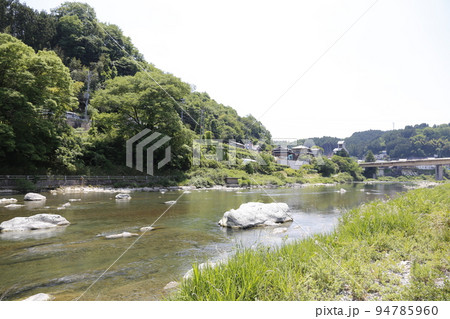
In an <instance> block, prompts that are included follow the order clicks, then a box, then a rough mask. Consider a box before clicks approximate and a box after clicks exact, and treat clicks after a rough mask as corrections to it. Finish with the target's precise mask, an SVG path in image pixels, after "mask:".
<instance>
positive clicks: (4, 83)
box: [0, 34, 76, 170]
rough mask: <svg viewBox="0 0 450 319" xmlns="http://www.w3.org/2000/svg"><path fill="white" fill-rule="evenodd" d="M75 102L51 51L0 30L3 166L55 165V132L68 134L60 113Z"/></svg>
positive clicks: (65, 73)
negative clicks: (37, 49)
mask: <svg viewBox="0 0 450 319" xmlns="http://www.w3.org/2000/svg"><path fill="white" fill-rule="evenodd" d="M75 105H76V99H75V98H74V88H73V81H72V79H71V78H70V74H69V70H68V69H67V68H66V67H65V66H64V65H63V63H62V61H61V59H60V58H59V57H58V56H57V55H56V54H55V53H54V52H50V51H39V52H38V53H35V52H34V50H33V49H32V48H30V47H29V46H27V45H25V44H24V43H23V42H21V41H19V40H18V39H16V38H14V37H12V36H10V35H7V34H0V135H1V136H2V137H4V138H5V140H4V141H2V143H0V146H1V147H2V149H1V150H0V156H1V157H0V162H1V163H3V165H13V166H14V167H16V166H18V167H20V166H22V167H23V168H24V169H25V168H29V170H33V169H36V168H38V167H39V166H55V165H57V164H58V156H57V150H58V148H59V147H60V146H61V140H60V138H59V136H61V135H62V134H63V133H64V132H65V133H67V134H70V129H69V128H68V126H67V124H66V123H65V112H66V111H68V110H70V109H71V108H72V107H73V106H75ZM2 155H3V156H2ZM66 163H67V159H66ZM62 166H64V164H63V165H62Z"/></svg>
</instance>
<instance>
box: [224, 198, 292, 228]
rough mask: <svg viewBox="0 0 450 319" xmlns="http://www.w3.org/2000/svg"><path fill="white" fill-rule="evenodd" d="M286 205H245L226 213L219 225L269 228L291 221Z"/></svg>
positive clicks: (251, 203)
mask: <svg viewBox="0 0 450 319" xmlns="http://www.w3.org/2000/svg"><path fill="white" fill-rule="evenodd" d="M288 210H289V206H288V205H287V204H286V203H270V204H264V203H254V202H250V203H245V204H242V205H241V206H240V207H239V208H238V209H232V210H229V211H227V212H226V213H225V214H224V215H223V217H222V219H221V220H220V221H219V225H220V226H223V227H230V228H250V227H256V226H271V225H276V224H279V223H285V222H289V221H292V217H291V216H289V214H288V213H287V211H288Z"/></svg>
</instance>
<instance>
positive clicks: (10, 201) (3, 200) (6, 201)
mask: <svg viewBox="0 0 450 319" xmlns="http://www.w3.org/2000/svg"><path fill="white" fill-rule="evenodd" d="M15 203H17V199H15V198H0V204H15Z"/></svg>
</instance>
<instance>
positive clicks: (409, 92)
mask: <svg viewBox="0 0 450 319" xmlns="http://www.w3.org/2000/svg"><path fill="white" fill-rule="evenodd" d="M25 2H26V3H27V4H28V5H29V6H31V7H33V8H35V9H45V10H49V9H51V8H55V7H57V6H58V5H59V4H60V3H62V2H64V1H59V0H27V1H25ZM82 2H86V3H88V4H89V5H91V6H92V7H93V8H94V9H95V10H96V12H97V17H98V18H99V20H100V21H103V22H109V23H113V24H117V25H118V26H119V27H120V28H121V29H122V30H123V31H124V33H125V35H127V36H129V37H131V39H132V41H133V43H134V44H135V45H136V47H137V48H138V49H139V50H140V51H141V52H142V53H143V54H144V56H145V59H146V60H147V61H149V62H151V63H153V64H155V65H156V66H157V67H158V68H161V69H162V70H164V71H166V72H170V73H173V74H174V75H176V76H178V77H180V78H181V79H182V80H183V81H185V82H188V83H191V84H194V85H195V86H196V87H197V90H198V91H206V92H208V93H209V95H210V96H211V97H212V98H214V99H215V100H216V101H218V102H220V103H223V104H225V105H229V106H232V107H233V108H235V109H236V110H237V111H238V113H239V114H240V115H246V114H249V113H251V114H253V115H254V116H255V117H256V118H258V119H260V120H261V121H262V122H263V124H264V125H265V126H266V127H267V128H268V129H269V130H270V131H271V132H272V135H273V136H274V137H275V138H294V137H295V138H297V137H298V138H304V137H314V136H324V135H331V136H338V137H347V136H349V135H350V134H351V133H353V132H355V131H362V130H367V129H382V130H389V129H392V127H393V123H395V128H401V127H404V126H405V125H408V124H420V123H423V122H426V123H429V124H441V123H448V122H450V116H449V115H450V111H449V110H450V2H449V1H445V0H441V1H438V0H422V1H417V0H416V1H415V0H378V1H375V0H348V1H347V0H342V1H336V0H330V1H326V0H320V1H313V0H310V1H298V0H297V1H284V0H277V1H262V0H259V1H243V0H239V1H235V0H226V1H211V0H190V1H186V0H184V1H182V0H173V1H170V0H150V1H137V0H128V1H117V0H84V1H82ZM374 2H376V4H375V5H374V6H373V7H372V8H371V9H370V10H369V11H368V12H367V13H366V14H365V15H364V16H363V17H362V18H361V19H360V20H359V21H358V22H357V23H356V24H355V25H354V26H353V27H352V28H351V29H350V30H349V31H348V32H347V33H345V35H344V36H343V37H342V38H340V39H339V37H340V36H341V35H342V34H343V33H344V32H345V31H346V30H347V29H348V28H349V27H350V26H351V25H352V24H353V23H354V22H355V21H356V20H357V19H358V18H360V17H361V15H362V14H363V13H364V12H365V11H366V10H367V9H368V8H369V7H370V6H371V5H372V4H373V3H374ZM338 39H339V40H338ZM336 40H338V41H337V42H336ZM335 42H336V44H335V45H334V46H332V45H333V43H335ZM330 46H332V47H331V49H329V48H330ZM328 49H329V50H328ZM326 50H328V51H327V52H326V54H325V55H324V56H323V57H322V58H321V59H320V60H319V61H318V62H317V63H315V64H314V65H313V63H314V62H315V61H316V60H317V59H318V58H319V57H320V56H321V55H322V54H323V53H324V52H325V51H326ZM311 65H313V67H312V68H310V67H311ZM309 68H310V69H309ZM308 69H309V71H308V72H307V73H306V75H305V76H303V77H302V78H301V79H300V80H299V81H298V82H297V83H296V85H295V86H293V87H292V89H291V90H290V91H289V92H288V93H287V94H285V95H284V96H283V97H282V98H281V99H280V100H279V101H278V102H277V103H276V104H275V105H273V103H274V102H275V101H277V99H279V97H280V96H281V95H282V94H283V93H284V92H285V91H286V90H287V89H288V88H289V87H290V86H291V85H292V84H293V83H294V82H295V81H296V80H298V79H299V78H300V77H301V75H302V74H303V73H304V72H305V71H306V70H308ZM271 105H273V106H272V107H271ZM270 107H271V108H270ZM269 108H270V109H269ZM267 109H269V110H268V111H267ZM266 111H267V112H266Z"/></svg>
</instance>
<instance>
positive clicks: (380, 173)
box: [377, 167, 384, 176]
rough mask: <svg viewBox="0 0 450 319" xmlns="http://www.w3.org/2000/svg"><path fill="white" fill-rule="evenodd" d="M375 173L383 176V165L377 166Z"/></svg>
mask: <svg viewBox="0 0 450 319" xmlns="http://www.w3.org/2000/svg"><path fill="white" fill-rule="evenodd" d="M377 175H378V176H384V167H378V171H377Z"/></svg>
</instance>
